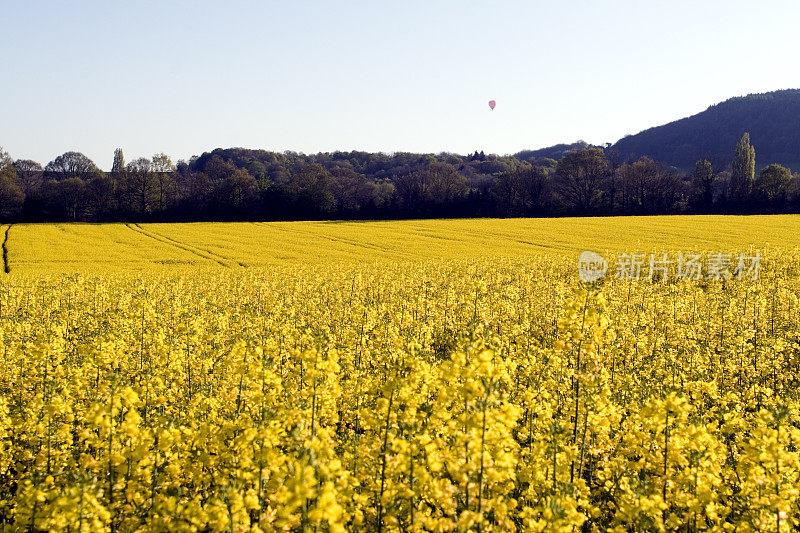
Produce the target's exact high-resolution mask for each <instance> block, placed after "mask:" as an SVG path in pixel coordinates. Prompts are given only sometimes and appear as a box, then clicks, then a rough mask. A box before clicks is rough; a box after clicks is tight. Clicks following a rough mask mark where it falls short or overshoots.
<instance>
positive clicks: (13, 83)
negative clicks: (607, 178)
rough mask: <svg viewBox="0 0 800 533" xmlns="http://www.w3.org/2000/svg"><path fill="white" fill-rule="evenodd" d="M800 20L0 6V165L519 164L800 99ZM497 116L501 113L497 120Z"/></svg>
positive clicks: (611, 9)
mask: <svg viewBox="0 0 800 533" xmlns="http://www.w3.org/2000/svg"><path fill="white" fill-rule="evenodd" d="M798 22H800V2H796V0H765V1H762V2H753V1H752V0H749V1H740V0H731V1H722V0H715V1H700V0H694V1H687V0H673V1H670V2H649V1H648V2H645V1H634V0H616V1H615V0H608V1H589V0H574V1H563V2H536V1H527V2H525V1H505V2H503V1H497V2H466V1H460V2H444V1H433V0H428V1H415V0H409V1H404V2H396V3H394V2H393V3H390V2H380V1H378V2H376V1H374V0H373V1H358V2H322V1H318V2H311V1H282V2H264V1H261V2H258V1H238V0H233V1H226V2H211V1H206V0H196V1H183V2H179V1H169V0H164V1H160V2H159V1H130V2H123V1H91V2H90V1H80V0H75V1H74V2H63V1H46V0H42V1H35V0H31V1H10V0H0V28H2V34H0V58H2V64H3V66H4V67H5V68H4V76H3V82H2V83H0V102H2V118H0V124H1V125H2V126H0V146H2V147H3V148H4V149H5V150H6V151H8V152H9V153H10V155H11V157H13V158H15V159H34V160H36V161H38V162H40V163H41V164H42V165H45V164H47V162H49V161H50V160H52V159H54V158H55V157H56V156H57V155H59V154H61V153H64V152H66V151H69V150H76V151H80V152H83V153H84V154H86V155H87V156H89V157H90V158H92V159H93V160H94V161H95V163H97V164H98V166H100V167H101V168H103V169H108V168H109V167H110V166H111V162H112V159H113V152H114V149H115V148H117V147H121V148H122V149H123V150H124V153H125V156H126V159H127V160H131V159H134V158H136V157H140V156H146V157H150V156H152V155H153V154H155V153H157V152H165V153H167V154H168V155H170V156H171V157H172V158H173V160H174V161H176V160H178V159H188V157H189V156H191V155H193V154H198V155H199V154H201V153H202V152H204V151H210V150H212V149H214V148H217V147H233V146H242V147H246V148H263V149H267V150H275V151H284V150H295V151H302V152H305V153H315V152H319V151H334V150H365V151H371V152H376V151H383V152H396V151H410V152H426V153H429V152H442V151H448V152H456V153H468V152H472V151H474V150H484V151H486V152H487V153H490V152H491V153H501V154H505V153H514V152H517V151H519V150H522V149H528V148H539V147H543V146H549V145H552V144H556V143H560V142H574V141H576V140H578V139H584V140H586V141H588V142H590V143H597V144H599V143H604V142H614V141H616V140H617V139H619V138H620V137H622V136H624V135H626V134H631V133H636V132H638V131H640V130H642V129H645V128H648V127H651V126H656V125H659V124H663V123H665V122H669V121H672V120H676V119H679V118H681V117H684V116H688V115H691V114H694V113H697V112H700V111H702V110H704V109H706V108H707V107H708V106H709V105H711V104H714V103H717V102H720V101H722V100H725V99H727V98H729V97H732V96H740V95H745V94H748V93H753V92H766V91H771V90H777V89H786V88H795V87H800V62H799V61H798V55H799V54H798V52H800V30H798V29H797V24H798ZM490 99H495V100H496V101H497V107H496V109H495V110H494V111H491V110H490V109H489V106H488V101H489V100H490Z"/></svg>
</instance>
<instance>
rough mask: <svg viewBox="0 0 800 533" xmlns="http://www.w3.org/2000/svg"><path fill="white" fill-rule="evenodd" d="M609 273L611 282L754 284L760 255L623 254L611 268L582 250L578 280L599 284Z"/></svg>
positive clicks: (588, 251)
mask: <svg viewBox="0 0 800 533" xmlns="http://www.w3.org/2000/svg"><path fill="white" fill-rule="evenodd" d="M609 272H610V273H611V275H612V277H613V278H614V279H621V280H639V279H647V280H659V279H660V280H663V281H666V280H668V279H672V278H674V279H687V280H695V281H700V280H707V281H724V280H728V279H737V280H739V281H742V280H745V279H749V280H752V281H755V280H757V279H758V276H759V274H760V273H761V254H759V253H756V254H755V255H752V256H748V255H745V254H743V253H740V254H738V255H733V254H727V253H723V252H715V253H710V254H708V255H706V256H705V257H703V255H702V254H698V253H688V254H687V253H683V252H680V253H678V254H677V256H675V255H672V256H670V255H669V254H666V253H663V254H650V256H649V257H647V256H646V255H645V254H635V253H634V254H631V253H622V254H619V255H618V256H617V260H616V264H615V265H614V268H609V263H608V261H606V260H605V258H604V257H603V256H601V255H600V254H598V253H597V252H592V251H590V250H585V251H583V252H581V254H580V256H579V257H578V276H579V277H580V279H581V281H585V282H587V283H590V282H593V281H598V280H600V279H602V278H604V277H606V274H607V273H609Z"/></svg>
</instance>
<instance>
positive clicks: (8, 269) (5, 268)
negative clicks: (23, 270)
mask: <svg viewBox="0 0 800 533" xmlns="http://www.w3.org/2000/svg"><path fill="white" fill-rule="evenodd" d="M11 226H12V224H9V225H8V227H7V228H6V231H5V233H4V234H3V272H5V273H6V274H8V273H10V272H11V265H9V264H8V232H9V231H11Z"/></svg>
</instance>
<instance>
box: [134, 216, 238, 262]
mask: <svg viewBox="0 0 800 533" xmlns="http://www.w3.org/2000/svg"><path fill="white" fill-rule="evenodd" d="M125 225H126V226H127V227H128V228H129V229H130V230H131V231H133V232H135V233H138V234H140V235H144V236H145V237H149V238H151V239H153V240H155V241H158V242H160V243H162V244H166V245H169V246H172V247H174V248H178V249H180V250H183V251H184V252H189V253H190V254H194V255H196V256H198V257H202V258H203V259H207V260H209V261H214V262H215V263H219V264H220V265H222V266H224V267H226V268H231V265H230V264H228V261H227V260H226V258H224V257H221V256H217V255H216V254H211V253H207V252H204V251H203V250H200V249H197V248H195V247H194V246H191V245H188V244H184V243H182V242H180V241H176V240H175V239H171V238H169V237H164V236H163V235H160V234H158V233H154V232H150V231H147V230H145V229H144V228H142V227H141V226H140V225H139V224H125ZM239 264H240V265H241V263H239Z"/></svg>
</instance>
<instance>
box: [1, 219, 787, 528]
mask: <svg viewBox="0 0 800 533" xmlns="http://www.w3.org/2000/svg"><path fill="white" fill-rule="evenodd" d="M798 222H800V217H796V216H774V217H766V216H765V217H642V218H591V219H553V220H445V221H397V222H337V223H334V222H299V223H292V222H286V223H282V222H281V223H278V222H275V223H259V224H248V223H230V224H224V223H213V224H212V223H208V224H130V225H126V224H107V225H80V224H54V225H23V224H20V225H13V226H11V227H10V228H9V227H8V226H4V227H2V228H0V236H2V237H3V238H4V243H5V244H4V247H3V248H4V266H6V267H7V270H8V271H9V272H8V273H7V274H2V273H0V343H2V346H0V350H1V351H2V357H1V358H0V391H1V392H0V526H1V527H2V529H3V531H73V532H82V531H118V532H123V531H124V532H128V531H231V532H233V531H237V532H238V531H256V532H257V531H322V532H324V531H517V530H519V531H563V532H577V531H612V532H627V531H793V530H797V529H798V528H799V527H800V388H798V387H799V386H800V376H799V375H798V371H800V322H799V321H798V311H799V310H800V298H799V297H800V249H798V246H799V245H800V238H798V236H797V233H796V228H797V226H798ZM584 249H591V250H594V251H596V252H599V253H600V254H602V255H604V256H605V257H606V258H607V259H608V260H609V261H610V262H611V263H612V264H613V263H614V262H615V260H616V262H617V263H619V262H620V260H621V258H623V257H625V254H633V253H641V254H644V257H645V265H644V266H643V268H642V273H643V275H642V276H641V277H640V278H639V279H616V278H615V276H614V273H613V272H612V271H611V269H610V270H609V272H608V275H607V276H606V277H605V278H603V279H601V280H600V281H597V282H594V283H591V284H589V283H583V282H581V281H580V280H579V278H578V268H577V260H578V254H579V253H580V252H581V251H582V250H584ZM651 253H653V254H657V256H658V257H663V256H662V254H667V255H668V256H669V257H670V258H673V259H674V258H676V257H678V255H679V254H681V253H685V254H692V253H701V254H703V258H704V259H705V260H710V258H711V257H713V254H716V253H725V254H730V257H731V258H732V260H733V263H732V264H731V265H730V274H731V276H729V277H728V276H723V277H726V278H727V279H720V280H717V279H706V278H707V275H706V274H705V273H704V275H703V276H702V279H697V280H695V279H679V278H678V277H677V276H675V275H672V272H670V275H669V276H660V277H659V276H657V277H655V278H653V279H649V277H648V276H647V267H648V265H647V258H649V256H650V254H651ZM740 253H742V254H746V255H747V256H748V257H751V258H752V257H755V256H758V257H760V258H761V262H760V274H759V276H758V277H757V279H752V277H750V276H737V275H736V273H735V269H734V267H735V266H736V257H737V254H740ZM753 277H755V276H753ZM739 278H741V279H739Z"/></svg>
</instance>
